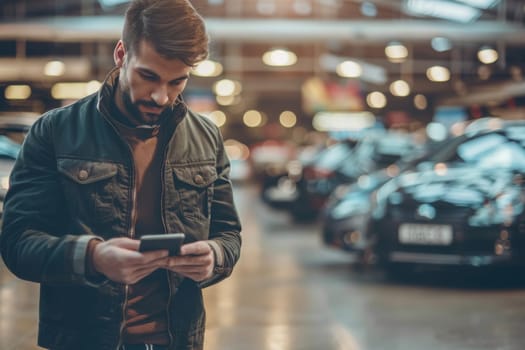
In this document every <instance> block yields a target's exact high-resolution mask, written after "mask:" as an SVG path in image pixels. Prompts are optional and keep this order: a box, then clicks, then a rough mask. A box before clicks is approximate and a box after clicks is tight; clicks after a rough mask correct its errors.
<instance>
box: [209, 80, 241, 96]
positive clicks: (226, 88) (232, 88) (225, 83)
mask: <svg viewBox="0 0 525 350" xmlns="http://www.w3.org/2000/svg"><path fill="white" fill-rule="evenodd" d="M241 89H242V86H241V83H239V82H238V81H234V80H230V79H222V80H219V81H218V82H216V83H215V84H214V85H213V91H215V94H216V95H217V96H233V95H238V94H239V93H240V92H241Z"/></svg>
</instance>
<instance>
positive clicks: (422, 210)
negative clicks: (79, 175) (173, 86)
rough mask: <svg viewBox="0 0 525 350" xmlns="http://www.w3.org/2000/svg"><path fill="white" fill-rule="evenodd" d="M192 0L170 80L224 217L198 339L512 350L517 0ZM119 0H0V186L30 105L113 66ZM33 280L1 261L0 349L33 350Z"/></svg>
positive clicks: (516, 254)
mask: <svg viewBox="0 0 525 350" xmlns="http://www.w3.org/2000/svg"><path fill="white" fill-rule="evenodd" d="M191 2H192V3H193V4H194V6H195V7H196V8H197V10H198V11H199V12H200V13H201V14H202V15H203V17H204V18H205V21H206V24H207V28H208V31H209V34H210V37H211V47H210V49H211V50H210V56H209V59H208V60H206V61H204V62H202V63H201V64H200V65H198V66H197V67H196V68H195V69H194V71H193V74H192V77H191V78H190V81H189V83H188V86H187V88H186V90H185V92H184V98H185V100H186V102H187V103H188V104H189V105H190V108H192V109H193V110H194V111H196V112H199V113H201V114H203V115H205V116H206V117H208V118H210V119H212V120H213V121H214V122H215V123H216V124H217V125H218V126H219V127H220V128H221V131H222V133H223V135H224V139H225V143H226V148H227V152H228V155H229V157H230V160H231V163H232V168H231V178H232V181H233V184H234V189H235V193H236V196H237V201H238V203H239V208H240V214H241V218H242V220H243V222H244V223H245V224H244V230H243V235H244V242H245V243H244V247H245V248H244V251H243V258H242V259H241V261H240V263H239V267H238V269H237V270H236V271H237V273H235V274H234V276H233V277H232V278H231V279H229V280H228V281H225V282H224V283H223V284H221V285H219V286H216V287H213V288H212V289H211V290H210V292H209V295H208V296H207V297H208V299H207V300H209V302H208V303H209V304H210V305H209V310H210V313H209V321H208V322H209V327H208V328H209V329H210V332H209V334H210V336H209V338H208V339H209V340H207V342H208V343H207V348H208V349H219V348H221V349H222V348H229V349H248V348H249V349H265V350H266V349H283V350H287V349H312V350H324V349H352V350H353V349H386V348H388V349H521V348H522V347H521V346H522V344H523V341H525V339H523V336H522V334H521V333H522V332H521V331H520V325H522V323H523V312H520V310H521V309H522V308H521V307H520V305H521V304H520V303H521V302H522V300H523V297H525V293H524V291H523V283H522V282H523V279H522V272H520V271H521V270H520V269H522V268H523V267H525V225H524V222H523V219H524V217H525V182H524V180H523V179H524V175H525V81H524V80H523V74H524V73H523V70H524V69H525V17H524V16H525V3H524V2H523V1H521V0H370V1H364V0H279V1H277V0H207V1H205V0H195V1H191ZM128 4H129V1H126V0H2V1H1V2H0V17H1V21H0V199H2V198H3V196H4V195H5V191H6V190H7V188H8V185H9V183H8V176H9V172H10V169H11V167H12V165H13V162H14V158H15V157H16V155H17V153H18V149H19V148H20V143H21V142H22V141H23V139H24V135H25V133H26V132H27V130H28V128H29V127H30V126H31V124H32V123H33V122H34V121H35V120H36V118H38V117H39V115H40V114H41V113H43V112H45V111H47V110H49V109H51V108H55V107H59V106H63V105H66V104H69V103H72V102H73V101H75V100H77V99H79V98H81V97H84V96H86V95H88V94H90V93H93V92H95V91H97V89H98V88H99V87H100V84H101V82H102V81H103V80H104V77H105V75H106V74H107V72H108V71H109V70H110V69H111V68H112V67H113V66H114V63H113V58H112V53H113V48H114V45H115V44H116V42H117V40H118V39H119V38H120V32H121V27H122V24H123V14H124V11H125V9H126V7H127V5H128ZM0 205H1V203H0ZM0 208H1V206H0ZM34 288H35V287H34V286H33V285H30V284H26V283H25V282H20V281H17V280H16V279H15V278H14V277H13V276H11V275H10V274H9V273H8V272H7V271H6V270H5V267H4V266H3V265H2V266H1V269H0V345H1V346H0V348H2V349H18V348H19V349H28V348H35V347H34V343H35V340H34V337H35V330H36V308H37V302H36V299H35V296H36V290H35V289H34ZM207 293H208V292H207ZM19 296H21V298H18V297H19ZM350 296H351V298H350ZM389 300H390V301H391V302H390V303H389ZM13 303H15V304H13ZM8 304H9V305H16V306H17V307H12V308H8V307H7V306H6V305H8ZM414 305H415V306H417V307H415V308H414ZM20 310H23V312H20ZM418 310H419V311H418ZM385 312H387V313H389V315H391V316H389V317H385V316H384V313H385ZM225 315H227V316H225ZM13 319H16V320H17V321H16V322H13V321H12V320H13ZM237 329H241V330H242V332H237V331H236V330H237ZM372 329H373V331H372ZM241 333H242V334H241ZM377 334H380V335H381V334H382V335H383V336H379V337H378V336H377ZM407 335H410V336H411V337H407Z"/></svg>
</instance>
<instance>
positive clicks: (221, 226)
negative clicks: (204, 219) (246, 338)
mask: <svg viewBox="0 0 525 350" xmlns="http://www.w3.org/2000/svg"><path fill="white" fill-rule="evenodd" d="M217 132H218V133H219V131H218V130H217ZM218 135H219V143H218V147H217V174H218V177H217V180H216V181H215V184H214V196H213V200H212V210H211V225H210V234H209V238H210V240H209V241H208V244H210V246H211V248H212V250H213V253H214V255H215V268H214V275H213V276H212V277H211V278H210V279H208V280H206V281H203V282H201V283H200V286H201V287H207V286H210V285H213V284H215V283H217V282H219V281H221V280H223V279H225V278H226V277H228V276H230V275H231V273H232V270H233V267H234V266H235V264H236V263H237V261H238V260H239V257H240V251H241V234H240V232H241V223H240V220H239V216H238V214H237V210H236V208H235V202H234V198H233V189H232V184H231V181H230V178H229V174H230V161H229V159H228V157H227V155H226V152H225V149H224V144H223V140H222V137H221V135H220V133H219V134H218Z"/></svg>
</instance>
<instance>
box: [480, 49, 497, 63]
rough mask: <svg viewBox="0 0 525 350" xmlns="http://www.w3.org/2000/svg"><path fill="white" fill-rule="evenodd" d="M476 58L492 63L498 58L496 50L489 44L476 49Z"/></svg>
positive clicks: (482, 61)
mask: <svg viewBox="0 0 525 350" xmlns="http://www.w3.org/2000/svg"><path fill="white" fill-rule="evenodd" d="M478 59H479V61H480V62H481V63H485V64H491V63H494V62H496V61H497V60H498V51H496V50H494V49H493V48H491V47H489V46H483V47H481V48H480V49H479V51H478Z"/></svg>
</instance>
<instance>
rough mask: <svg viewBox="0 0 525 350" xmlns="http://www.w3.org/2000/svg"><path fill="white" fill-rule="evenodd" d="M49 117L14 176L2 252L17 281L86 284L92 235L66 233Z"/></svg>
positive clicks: (28, 142)
mask: <svg viewBox="0 0 525 350" xmlns="http://www.w3.org/2000/svg"><path fill="white" fill-rule="evenodd" d="M50 117H51V115H45V116H43V117H41V118H39V119H38V120H37V121H36V123H35V124H34V125H33V126H32V128H31V130H30V131H29V133H28V135H27V137H26V139H25V141H24V144H23V146H22V148H21V150H20V153H19V155H18V158H17V160H16V162H15V166H14V168H13V170H12V172H11V176H10V187H9V190H8V192H7V195H6V199H5V202H4V215H3V222H2V232H1V234H0V251H1V254H2V257H3V259H4V262H5V264H6V266H7V267H8V268H9V270H10V271H11V272H13V273H14V274H15V275H16V276H18V277H19V278H22V279H25V280H28V281H33V282H38V283H46V284H86V285H90V284H91V282H90V281H89V280H87V279H86V273H85V272H86V266H85V260H86V258H85V257H86V252H87V248H88V243H89V241H90V240H91V239H95V238H96V237H95V236H93V235H87V234H86V235H71V234H67V233H66V232H65V230H66V227H64V226H66V225H65V223H64V222H65V220H64V217H66V216H67V206H66V203H65V199H64V196H63V194H62V190H61V186H60V177H59V176H58V173H57V168H56V159H55V152H54V147H53V141H52V140H53V128H52V127H51V126H52V125H51V123H52V119H51V118H50Z"/></svg>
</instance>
